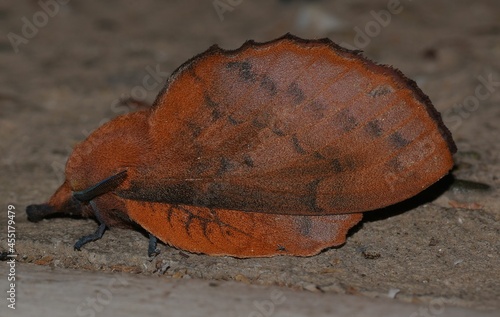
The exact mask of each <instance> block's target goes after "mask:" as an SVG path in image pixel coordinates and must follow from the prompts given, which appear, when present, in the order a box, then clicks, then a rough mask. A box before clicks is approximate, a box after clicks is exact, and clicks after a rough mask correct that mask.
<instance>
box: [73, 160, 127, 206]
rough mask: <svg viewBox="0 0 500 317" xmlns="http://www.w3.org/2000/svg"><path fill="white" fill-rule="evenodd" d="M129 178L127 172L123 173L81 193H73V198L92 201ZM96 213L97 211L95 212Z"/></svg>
mask: <svg viewBox="0 0 500 317" xmlns="http://www.w3.org/2000/svg"><path fill="white" fill-rule="evenodd" d="M125 178H127V171H126V170H125V171H121V172H119V173H118V174H115V175H112V176H110V177H108V178H106V179H104V180H102V181H100V182H99V183H97V184H95V185H94V186H91V187H89V188H86V189H84V190H81V191H77V192H74V193H73V197H75V198H76V199H78V200H79V201H84V202H86V201H91V200H92V199H94V198H96V197H98V196H100V195H102V194H105V193H107V192H110V191H112V190H113V189H115V188H116V187H118V186H120V184H121V183H123V181H124V180H125ZM94 211H95V210H94Z"/></svg>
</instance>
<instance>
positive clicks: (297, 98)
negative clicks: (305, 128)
mask: <svg viewBox="0 0 500 317" xmlns="http://www.w3.org/2000/svg"><path fill="white" fill-rule="evenodd" d="M286 92H287V93H288V94H290V95H291V96H292V98H293V102H294V103H295V104H296V105H298V104H300V103H302V102H303V101H304V99H305V96H304V91H302V89H300V88H299V85H298V84H297V83H296V82H292V83H291V84H290V85H289V86H288V89H287V91H286Z"/></svg>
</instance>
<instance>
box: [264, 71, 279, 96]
mask: <svg viewBox="0 0 500 317" xmlns="http://www.w3.org/2000/svg"><path fill="white" fill-rule="evenodd" d="M260 87H262V88H263V89H265V90H267V91H268V92H269V93H270V94H271V95H272V96H274V95H276V92H277V88H276V84H275V83H274V81H273V80H272V79H271V78H269V77H267V76H266V75H264V76H263V77H262V79H261V81H260Z"/></svg>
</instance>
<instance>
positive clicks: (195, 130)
mask: <svg viewBox="0 0 500 317" xmlns="http://www.w3.org/2000/svg"><path fill="white" fill-rule="evenodd" d="M187 126H188V128H189V131H190V132H191V136H192V137H193V138H197V137H198V136H199V135H200V134H201V131H202V129H201V127H200V126H198V125H196V124H194V123H191V122H188V124H187Z"/></svg>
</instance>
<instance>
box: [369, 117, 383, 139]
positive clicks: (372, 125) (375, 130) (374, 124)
mask: <svg viewBox="0 0 500 317" xmlns="http://www.w3.org/2000/svg"><path fill="white" fill-rule="evenodd" d="M365 131H366V133H368V134H369V135H370V136H372V137H375V138H376V137H379V136H381V135H382V128H381V127H380V122H379V121H378V120H377V119H375V120H372V121H370V122H368V124H367V125H366V126H365Z"/></svg>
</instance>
